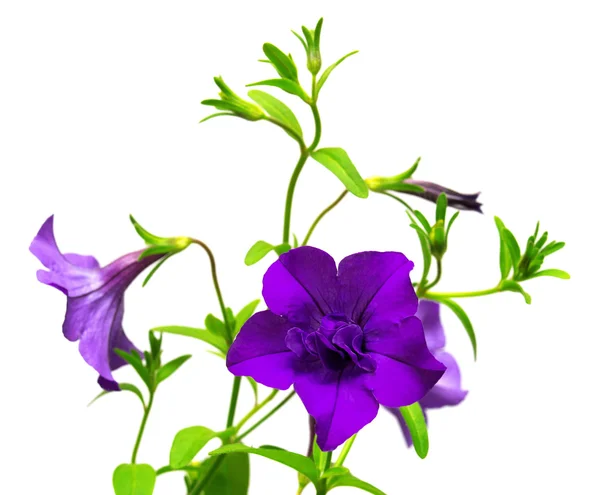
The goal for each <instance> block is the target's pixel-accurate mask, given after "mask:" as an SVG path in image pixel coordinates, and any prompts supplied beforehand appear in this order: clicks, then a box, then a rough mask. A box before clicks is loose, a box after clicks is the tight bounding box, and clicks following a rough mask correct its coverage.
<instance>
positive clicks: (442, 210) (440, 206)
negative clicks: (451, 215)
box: [435, 193, 448, 222]
mask: <svg viewBox="0 0 600 495" xmlns="http://www.w3.org/2000/svg"><path fill="white" fill-rule="evenodd" d="M446 208H448V196H446V194H445V193H442V194H440V195H439V196H438V198H437V201H436V202H435V221H436V222H439V221H440V220H441V221H442V222H445V221H446Z"/></svg>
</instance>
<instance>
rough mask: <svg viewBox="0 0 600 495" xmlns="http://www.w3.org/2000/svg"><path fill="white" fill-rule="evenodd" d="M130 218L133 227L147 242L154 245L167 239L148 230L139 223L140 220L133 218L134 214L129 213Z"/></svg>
mask: <svg viewBox="0 0 600 495" xmlns="http://www.w3.org/2000/svg"><path fill="white" fill-rule="evenodd" d="M129 220H130V221H131V223H132V224H133V228H134V229H135V231H136V232H137V233H138V235H139V236H140V237H141V238H142V239H143V240H144V242H145V243H146V244H149V245H151V246H152V245H157V244H163V243H164V241H165V239H164V238H163V237H159V236H157V235H154V234H151V233H150V232H148V231H147V230H146V229H145V228H144V227H142V226H141V225H140V224H139V223H138V221H137V220H136V219H135V218H133V215H129Z"/></svg>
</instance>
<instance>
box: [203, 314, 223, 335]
mask: <svg viewBox="0 0 600 495" xmlns="http://www.w3.org/2000/svg"><path fill="white" fill-rule="evenodd" d="M204 325H205V326H206V329H207V330H208V331H209V332H210V333H212V334H213V335H216V336H217V337H222V338H225V335H226V334H227V329H226V328H225V323H223V322H222V321H221V320H220V319H219V318H217V317H216V316H215V315H213V314H212V313H209V314H208V315H206V318H205V320H204Z"/></svg>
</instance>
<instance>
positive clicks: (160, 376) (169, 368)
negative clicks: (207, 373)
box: [156, 354, 192, 383]
mask: <svg viewBox="0 0 600 495" xmlns="http://www.w3.org/2000/svg"><path fill="white" fill-rule="evenodd" d="M191 357H192V356H191V354H186V355H185V356H179V357H178V358H175V359H173V361H169V362H168V363H167V364H165V365H164V366H163V367H162V368H160V369H159V370H158V373H157V375H156V381H157V383H160V382H163V381H165V380H166V379H167V378H169V377H170V376H171V375H172V374H173V373H175V372H176V371H177V370H178V369H179V368H180V367H181V366H182V365H183V363H185V362H186V361H187V360H188V359H189V358H191Z"/></svg>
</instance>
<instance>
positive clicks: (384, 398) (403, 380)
mask: <svg viewBox="0 0 600 495" xmlns="http://www.w3.org/2000/svg"><path fill="white" fill-rule="evenodd" d="M371 357H372V358H373V360H374V361H375V363H376V364H377V368H376V369H375V372H374V373H373V374H370V375H366V384H367V386H368V387H369V388H370V389H371V390H372V391H373V395H374V396H375V398H376V399H377V401H378V402H379V403H380V404H381V405H383V406H387V407H400V406H408V405H410V404H412V403H413V402H417V401H418V400H421V399H422V398H423V396H424V395H425V394H426V393H427V392H429V390H431V388H432V387H433V386H434V385H435V384H436V382H437V381H438V380H439V379H440V378H441V377H442V375H443V374H444V370H445V369H446V367H445V366H444V365H443V364H441V363H438V365H439V369H423V368H415V367H414V366H411V365H408V364H406V363H403V362H401V361H397V360H396V359H393V358H391V357H387V356H384V355H381V354H375V353H372V354H371Z"/></svg>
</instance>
